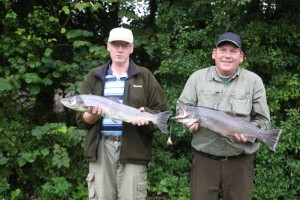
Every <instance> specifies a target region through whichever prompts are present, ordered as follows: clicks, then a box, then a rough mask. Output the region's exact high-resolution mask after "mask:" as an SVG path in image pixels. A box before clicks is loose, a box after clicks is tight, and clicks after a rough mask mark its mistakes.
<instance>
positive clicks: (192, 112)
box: [173, 101, 282, 151]
mask: <svg viewBox="0 0 300 200" xmlns="http://www.w3.org/2000/svg"><path fill="white" fill-rule="evenodd" d="M176 111H177V116H175V117H173V119H175V120H176V121H178V122H180V123H182V124H184V125H186V126H190V125H192V124H193V123H199V124H200V126H201V127H204V128H207V129H209V130H211V131H213V132H215V133H218V134H220V135H222V136H225V137H228V138H231V139H233V138H234V134H235V133H242V134H244V135H245V137H246V138H247V140H248V141H250V142H252V143H253V142H254V141H255V140H256V139H258V140H259V141H263V142H264V143H265V144H266V145H267V146H268V147H269V149H271V150H272V151H275V150H276V147H277V142H278V140H279V137H280V134H281V132H282V130H280V129H277V130H262V129H259V128H258V127H256V126H255V125H254V124H252V123H249V122H246V121H245V120H242V119H240V118H237V117H236V116H235V114H234V113H232V112H224V111H220V110H215V109H211V108H206V107H201V106H191V105H187V104H184V103H182V102H179V101H178V102H177V105H176Z"/></svg>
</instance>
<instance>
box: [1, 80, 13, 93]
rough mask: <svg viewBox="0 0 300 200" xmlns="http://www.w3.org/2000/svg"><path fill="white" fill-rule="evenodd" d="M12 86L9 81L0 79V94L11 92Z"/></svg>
mask: <svg viewBox="0 0 300 200" xmlns="http://www.w3.org/2000/svg"><path fill="white" fill-rule="evenodd" d="M12 89H13V86H12V85H11V83H10V81H9V80H7V79H5V78H0V92H2V91H5V90H6V91H9V90H12Z"/></svg>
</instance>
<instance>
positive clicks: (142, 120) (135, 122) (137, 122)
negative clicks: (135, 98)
mask: <svg viewBox="0 0 300 200" xmlns="http://www.w3.org/2000/svg"><path fill="white" fill-rule="evenodd" d="M139 110H140V111H141V112H144V111H145V108H144V107H141V108H140V109H139ZM130 123H131V124H132V125H137V126H144V125H148V124H149V121H148V120H147V119H145V118H143V117H141V116H135V117H134V118H133V119H132V120H131V122H130Z"/></svg>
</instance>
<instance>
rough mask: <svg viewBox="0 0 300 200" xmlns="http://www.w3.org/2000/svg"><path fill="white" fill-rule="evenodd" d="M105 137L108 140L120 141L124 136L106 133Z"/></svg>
mask: <svg viewBox="0 0 300 200" xmlns="http://www.w3.org/2000/svg"><path fill="white" fill-rule="evenodd" d="M104 138H105V139H107V140H111V141H114V142H120V141H121V139H122V136H116V135H104Z"/></svg>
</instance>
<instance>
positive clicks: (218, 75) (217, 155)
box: [179, 32, 270, 200]
mask: <svg viewBox="0 0 300 200" xmlns="http://www.w3.org/2000/svg"><path fill="white" fill-rule="evenodd" d="M212 59H213V60H214V61H215V66H211V67H208V68H204V69H200V70H198V71H196V72H194V73H193V74H192V75H191V76H190V78H189V79H188V81H187V83H186V85H185V87H184V89H183V91H182V93H181V96H180V98H179V100H180V101H181V102H184V103H188V104H192V105H195V106H205V107H209V108H213V109H218V110H223V111H226V112H233V113H235V114H236V116H237V117H239V118H242V119H244V120H246V121H248V122H251V123H253V124H255V125H256V126H257V127H259V128H261V129H269V128H270V113H269V108H268V105H267V98H266V90H265V88H264V84H263V81H262V79H261V78H260V77H259V76H258V75H256V74H254V73H253V72H250V71H248V70H246V69H243V68H241V67H240V66H239V65H240V63H242V62H243V60H244V53H243V51H242V42H241V39H240V37H239V36H238V35H236V34H235V33H232V32H227V33H224V34H222V35H220V36H219V38H218V41H217V43H216V47H215V48H214V49H213V51H212ZM188 128H189V129H190V130H191V131H192V132H193V139H192V147H193V148H194V150H195V152H196V153H195V158H194V160H193V163H192V174H191V199H192V200H199V199H204V200H211V199H218V195H219V194H221V195H222V198H223V199H224V200H227V199H228V200H229V199H230V200H246V199H247V200H250V199H252V190H253V179H254V165H253V154H254V153H255V152H256V151H257V150H258V149H259V143H258V142H254V143H251V142H248V141H247V140H246V138H245V137H244V135H243V133H236V134H235V139H228V138H226V137H223V136H221V135H220V134H217V133H215V132H212V131H210V130H208V129H206V128H203V127H201V128H200V125H199V124H198V123H194V124H192V125H191V126H189V127H188Z"/></svg>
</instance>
